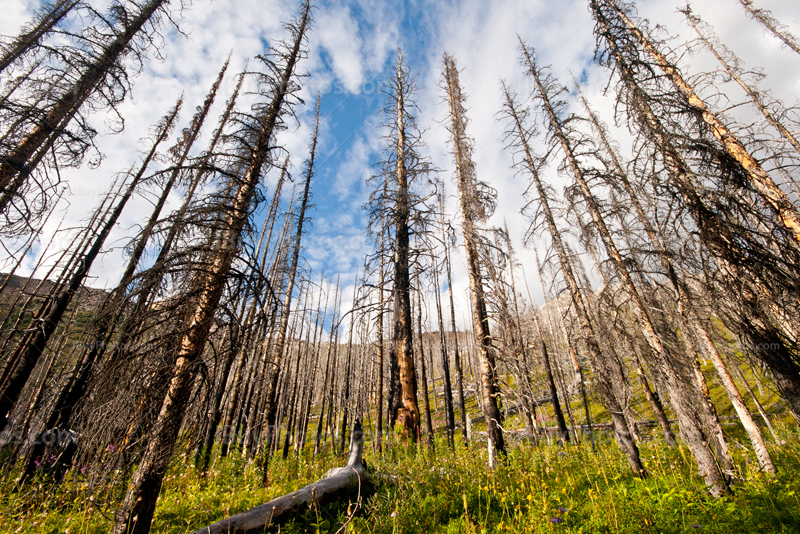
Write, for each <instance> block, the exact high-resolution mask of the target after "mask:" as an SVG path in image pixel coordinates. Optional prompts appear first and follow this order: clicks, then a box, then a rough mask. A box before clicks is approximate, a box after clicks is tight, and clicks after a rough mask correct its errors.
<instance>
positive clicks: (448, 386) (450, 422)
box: [433, 268, 456, 449]
mask: <svg viewBox="0 0 800 534" xmlns="http://www.w3.org/2000/svg"><path fill="white" fill-rule="evenodd" d="M433 280H434V283H435V285H436V294H435V297H436V318H437V319H438V321H439V350H440V352H441V357H442V373H443V375H444V411H445V418H446V424H447V445H448V446H449V447H450V448H451V449H452V448H453V447H455V444H454V442H453V434H454V433H455V426H456V423H455V412H454V411H453V386H452V383H451V381H450V361H449V358H448V356H447V340H446V339H445V335H444V321H443V320H442V295H441V293H440V286H439V269H438V268H434V269H433Z"/></svg>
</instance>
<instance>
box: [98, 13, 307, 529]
mask: <svg viewBox="0 0 800 534" xmlns="http://www.w3.org/2000/svg"><path fill="white" fill-rule="evenodd" d="M311 10H312V6H311V2H310V0H307V1H306V2H304V3H303V5H302V7H301V8H300V13H299V16H298V17H297V19H296V20H294V21H293V22H292V23H291V24H289V25H288V28H289V31H290V32H291V41H290V42H289V43H288V44H286V45H284V48H283V49H282V50H281V51H280V53H279V62H280V63H279V64H276V63H273V62H272V61H271V60H269V59H268V58H264V61H266V64H267V66H268V67H269V68H270V69H271V70H272V72H273V73H274V74H275V75H276V76H275V77H272V78H271V79H269V78H268V79H269V81H270V82H271V83H270V87H269V90H270V93H271V101H270V102H269V104H267V105H264V106H263V107H261V108H260V110H259V111H260V112H259V114H258V116H257V117H254V119H255V120H254V124H253V128H252V132H253V137H254V139H252V141H253V142H252V144H251V145H250V150H249V151H248V152H247V158H246V163H247V164H246V167H245V168H244V170H243V173H242V175H241V177H240V178H239V179H238V180H236V182H235V183H234V187H235V189H234V191H233V194H232V196H231V198H230V204H229V205H228V206H226V219H227V220H226V223H227V224H226V226H227V228H225V231H224V233H223V235H222V236H221V239H220V240H219V241H218V244H217V246H216V248H215V249H214V250H212V251H210V252H209V254H210V255H211V257H210V258H209V260H210V261H209V263H210V268H209V269H208V270H204V271H200V272H197V273H196V274H195V276H194V277H193V280H192V284H195V285H196V287H197V288H198V289H199V295H198V298H197V300H196V306H195V308H194V311H193V312H192V314H191V316H190V319H189V324H188V328H187V330H186V333H185V334H184V335H183V337H182V339H181V341H180V344H179V350H178V353H177V355H176V359H175V365H174V369H173V372H172V379H171V381H170V385H169V389H168V391H167V394H166V396H165V398H164V401H163V404H162V406H161V410H160V412H159V414H158V419H157V421H156V424H155V428H154V429H153V432H152V436H151V438H150V440H149V442H148V444H147V447H146V449H145V452H144V455H143V456H142V460H141V462H140V463H139V466H138V468H137V469H136V472H135V473H134V475H133V478H132V480H131V483H130V485H129V486H128V490H127V492H126V494H125V498H124V500H123V502H122V504H121V505H120V507H119V509H118V510H117V514H116V517H115V522H114V528H113V529H112V532H113V533H114V534H123V533H124V534H145V533H147V532H148V531H149V530H150V524H151V522H152V519H153V513H154V512H155V505H156V500H157V498H158V493H159V490H160V489H161V482H162V480H163V477H164V474H165V472H166V468H167V465H168V462H169V461H170V459H171V458H172V454H173V451H174V449H175V444H176V440H177V436H178V431H179V429H180V426H181V421H182V420H183V416H184V411H185V408H186V404H187V401H188V397H189V392H190V389H191V387H192V384H193V382H194V378H195V373H196V372H197V365H196V362H197V360H198V358H199V357H200V354H201V353H202V351H203V349H204V347H205V343H206V340H207V339H208V335H209V331H210V329H211V324H212V319H213V315H214V312H215V311H216V309H217V307H218V305H219V301H220V297H221V296H222V291H223V289H224V287H225V282H226V279H227V276H228V273H229V271H230V269H231V266H232V264H233V260H234V257H235V254H236V250H237V247H238V243H239V236H240V235H241V233H242V231H243V229H244V227H245V224H246V223H247V219H248V216H249V214H250V211H251V207H252V204H253V202H254V198H255V196H256V191H257V189H258V185H259V181H260V179H261V175H262V168H263V167H264V165H266V164H269V163H270V156H271V151H272V147H273V146H274V142H275V141H274V136H275V134H276V133H277V130H278V129H279V128H280V126H281V123H282V118H283V116H284V115H285V114H286V113H287V112H288V111H289V109H290V107H291V105H292V98H293V94H294V93H295V92H296V91H297V90H298V89H299V86H298V85H297V82H296V81H295V80H296V73H295V71H296V69H297V65H298V62H299V61H300V60H301V59H302V58H303V57H304V56H305V51H304V43H305V41H306V33H307V31H308V28H309V25H310V23H311Z"/></svg>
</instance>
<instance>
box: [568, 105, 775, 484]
mask: <svg viewBox="0 0 800 534" xmlns="http://www.w3.org/2000/svg"><path fill="white" fill-rule="evenodd" d="M581 99H582V101H583V104H584V107H585V109H586V112H587V114H588V115H589V117H590V120H591V122H592V124H593V126H594V128H595V131H596V132H597V134H598V137H599V139H600V140H601V141H602V143H603V145H604V148H605V151H606V153H607V155H608V157H609V159H610V160H611V162H612V165H613V170H614V171H615V172H616V176H615V182H617V183H618V184H620V185H622V187H623V189H624V190H625V192H626V193H627V195H628V200H630V202H631V204H632V205H633V207H634V210H635V212H636V215H637V219H638V220H639V223H640V224H641V225H642V227H643V228H644V230H645V233H646V235H647V237H648V240H649V244H650V245H651V247H652V248H653V250H654V251H655V253H656V254H657V255H658V258H659V260H660V263H661V266H662V269H663V270H664V272H665V273H666V275H667V277H668V279H669V280H670V283H671V285H672V287H673V289H674V291H675V292H676V294H677V296H678V298H679V301H680V305H681V306H680V309H681V310H682V314H680V315H679V318H680V319H681V328H682V330H683V331H684V336H683V337H684V338H685V339H689V337H688V334H689V331H691V333H692V334H693V335H694V337H695V338H696V339H697V340H698V341H699V342H700V344H701V347H702V350H703V351H704V352H705V353H706V354H707V355H708V356H709V357H710V358H711V360H712V362H713V363H714V367H715V369H716V370H717V373H718V375H719V376H720V378H721V380H722V382H723V385H724V387H725V390H726V392H727V393H728V397H729V398H730V400H731V402H732V404H733V406H734V409H735V410H736V413H737V415H738V416H739V418H740V420H741V421H742V425H743V426H744V427H745V430H746V432H747V434H748V436H749V437H750V441H751V443H752V444H753V448H754V450H755V452H756V456H757V458H758V460H759V465H760V466H761V468H762V469H763V470H764V471H766V472H772V473H774V472H775V466H774V464H773V462H772V459H771V457H770V455H769V451H768V450H767V448H766V444H765V443H764V439H763V437H762V435H761V431H760V430H759V429H758V427H757V426H756V424H755V421H753V418H752V416H751V415H750V412H749V411H748V410H747V407H746V406H745V404H744V400H743V399H742V397H741V395H740V393H739V391H738V389H737V388H736V386H735V384H734V382H733V379H732V377H731V376H730V373H729V371H728V369H727V366H726V365H725V363H724V361H723V360H722V357H721V355H720V353H719V351H718V350H717V348H716V346H715V344H714V343H713V341H712V340H711V336H710V335H709V333H708V331H707V329H706V328H705V326H703V324H702V321H701V320H700V318H699V316H698V314H697V311H696V309H695V305H694V300H695V299H694V298H692V296H691V295H690V293H689V288H688V287H687V285H686V283H685V282H684V281H683V280H682V279H681V278H679V276H678V270H677V268H676V267H675V265H674V264H673V261H672V258H671V255H670V254H669V252H668V251H667V250H666V247H665V246H664V245H663V243H662V239H661V237H660V236H659V235H658V233H657V232H656V230H655V228H654V227H653V225H652V224H651V222H650V218H649V217H648V216H647V214H646V213H645V211H644V207H643V206H642V204H641V202H639V199H638V195H637V194H636V192H635V190H634V188H633V185H632V184H631V183H630V180H629V179H628V176H627V173H626V172H625V170H624V169H623V168H622V164H621V163H620V161H619V158H618V156H617V154H616V152H615V150H614V149H613V147H612V146H611V143H610V142H609V140H608V137H607V132H606V130H605V128H603V126H602V125H601V124H600V122H599V120H598V119H597V117H596V116H595V115H594V113H592V111H591V109H590V108H589V104H588V102H586V100H585V98H583V94H582V93H581ZM686 349H687V354H686V356H687V357H689V358H694V359H695V361H694V362H692V367H693V368H696V358H697V356H696V355H695V354H694V349H693V344H692V343H687V344H686ZM635 359H636V364H637V370H638V372H639V376H640V377H641V379H642V380H645V379H644V376H643V372H642V369H641V363H639V359H638V355H635ZM643 385H645V386H646V382H643ZM645 393H646V395H647V396H648V400H649V401H650V402H651V404H654V406H655V408H657V407H658V405H659V403H657V402H655V399H653V400H651V398H652V397H653V394H652V392H651V391H650V390H649V387H645ZM656 414H657V416H658V418H659V421H662V426H664V422H663V421H664V420H665V418H664V417H663V412H660V411H658V410H656ZM664 432H665V438H667V441H668V442H669V439H668V435H669V434H668V425H666V426H665V427H664Z"/></svg>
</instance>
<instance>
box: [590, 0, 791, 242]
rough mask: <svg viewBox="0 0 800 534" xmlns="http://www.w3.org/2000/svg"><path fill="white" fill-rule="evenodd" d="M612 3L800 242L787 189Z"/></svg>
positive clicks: (609, 0) (611, 2) (611, 3)
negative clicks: (777, 182) (785, 189)
mask: <svg viewBox="0 0 800 534" xmlns="http://www.w3.org/2000/svg"><path fill="white" fill-rule="evenodd" d="M605 1H606V2H607V3H608V5H609V6H612V7H613V9H614V10H615V11H616V13H617V15H618V16H619V17H620V19H622V20H623V21H624V22H625V24H626V25H627V26H628V28H629V30H630V32H631V34H633V36H634V37H635V38H636V39H638V41H639V43H640V45H641V46H642V47H643V48H644V49H645V50H646V51H647V52H648V53H649V54H650V55H651V56H652V57H653V59H654V61H655V62H656V64H657V65H658V66H659V68H661V70H662V71H664V73H665V74H667V76H669V77H670V78H671V79H672V82H673V84H674V85H675V87H676V89H677V90H678V91H679V92H680V93H681V94H682V95H683V96H684V98H685V99H686V103H687V104H688V105H689V106H690V107H691V108H693V109H694V110H696V112H697V114H698V115H700V116H701V117H702V119H703V121H704V122H705V123H706V124H707V125H708V127H709V128H710V129H711V132H712V133H713V134H714V137H715V138H716V139H717V140H718V141H719V142H720V143H721V144H722V145H723V146H724V148H725V150H726V152H727V153H728V155H729V156H730V157H731V159H732V160H733V161H735V162H737V163H738V164H739V165H741V168H742V169H743V171H744V172H745V174H746V176H747V177H748V178H749V180H750V183H751V184H752V186H753V187H754V188H755V189H756V190H757V191H758V193H759V195H760V196H761V198H762V199H763V200H764V202H765V203H766V204H767V205H768V206H769V207H770V208H771V209H772V211H774V212H775V215H776V216H777V217H778V219H779V220H780V222H781V224H782V225H783V226H784V227H785V228H786V229H787V231H788V232H790V233H791V234H792V235H793V236H794V238H795V239H796V240H797V241H798V243H800V214H798V212H797V208H796V207H795V206H794V204H793V203H792V201H791V200H790V199H789V197H788V196H787V195H786V193H784V192H783V190H781V188H780V187H778V186H777V185H776V184H775V182H774V181H773V180H772V178H771V177H770V176H769V175H768V174H767V172H766V171H764V169H763V168H762V167H761V164H759V163H758V161H757V160H756V159H755V158H754V157H753V156H752V155H751V154H750V153H749V152H748V151H747V149H746V148H745V147H744V145H743V144H742V143H741V141H739V139H738V138H737V137H736V136H735V135H734V134H733V133H732V132H731V131H730V130H729V129H728V127H727V126H726V125H725V124H724V123H723V122H722V121H721V120H720V119H719V117H718V116H717V115H716V114H715V113H714V112H713V111H711V109H710V108H709V107H708V105H707V104H706V103H705V102H704V101H703V100H702V99H701V98H700V97H699V96H698V95H697V93H696V92H695V91H694V88H693V87H692V86H691V85H689V83H688V82H686V80H684V79H683V77H682V76H681V74H680V72H679V71H678V69H677V68H676V67H675V65H673V64H672V63H671V62H670V61H669V60H668V59H667V58H666V57H665V56H664V55H663V54H661V52H659V51H658V49H657V48H656V46H655V44H653V43H652V42H651V41H650V40H649V39H648V38H647V37H646V36H645V35H644V33H642V31H641V30H639V28H638V27H637V26H636V25H635V24H634V23H633V22H632V21H631V20H630V19H629V18H628V16H627V15H626V14H625V12H624V11H623V10H622V9H620V8H619V7H618V6H617V4H616V0H605Z"/></svg>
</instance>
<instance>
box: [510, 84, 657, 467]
mask: <svg viewBox="0 0 800 534" xmlns="http://www.w3.org/2000/svg"><path fill="white" fill-rule="evenodd" d="M504 91H505V97H506V111H507V113H508V116H509V117H510V118H511V119H512V120H513V121H514V126H513V127H514V131H515V135H516V137H517V138H518V140H519V146H520V147H521V148H522V149H523V150H524V153H525V154H524V157H525V163H526V169H527V170H528V172H529V173H530V175H531V177H532V180H533V182H534V186H535V188H536V190H537V191H538V194H539V202H540V205H541V207H542V211H543V213H544V216H545V218H546V221H547V225H548V227H549V229H550V235H551V237H552V240H553V248H554V249H555V251H556V253H557V254H558V258H559V263H560V264H561V273H562V275H563V277H564V279H565V281H566V282H567V287H568V289H569V292H570V296H571V299H572V304H573V307H574V309H575V312H576V313H577V315H578V321H579V325H580V330H581V334H582V336H583V338H584V342H585V343H586V348H587V349H588V352H589V356H590V358H591V361H592V364H593V366H594V371H595V374H596V375H597V377H598V382H597V389H598V391H599V393H600V395H601V397H602V398H603V403H604V404H605V406H606V409H607V410H608V412H609V414H610V416H611V420H612V424H613V427H614V430H615V431H616V434H617V441H618V443H619V446H620V448H621V449H622V451H623V453H625V456H626V457H627V459H628V465H629V466H630V468H631V470H632V471H633V472H634V473H635V474H636V475H638V476H642V477H643V476H645V469H644V465H643V464H642V461H641V459H640V457H639V449H638V447H637V446H636V443H635V442H634V441H633V439H631V433H630V429H629V428H628V424H627V421H626V420H625V418H624V417H623V416H622V408H621V407H620V405H619V403H618V401H617V399H616V397H615V396H614V393H613V391H612V390H611V388H612V382H611V372H610V369H609V368H608V364H607V362H606V360H605V356H604V355H603V354H602V352H601V351H600V346H599V345H598V343H597V339H596V336H595V333H594V329H593V328H592V325H591V321H590V319H589V314H588V312H587V310H586V308H585V307H584V303H583V299H582V298H581V295H580V290H579V288H578V284H577V281H576V280H575V275H574V273H573V271H572V266H571V265H570V262H569V259H568V257H567V253H566V249H565V247H564V243H563V241H562V239H561V233H560V231H559V230H558V227H557V226H556V223H555V217H554V216H553V214H552V211H551V210H550V205H549V201H548V198H547V193H546V190H545V188H544V185H543V184H542V182H541V180H540V179H539V173H538V167H537V165H536V163H535V161H534V158H533V154H532V153H531V151H530V145H529V140H528V134H527V133H526V129H525V128H524V127H523V125H522V118H521V117H520V115H519V113H518V112H517V110H516V105H515V104H514V101H513V99H512V97H511V94H510V93H509V92H508V90H507V88H505V86H504Z"/></svg>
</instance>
